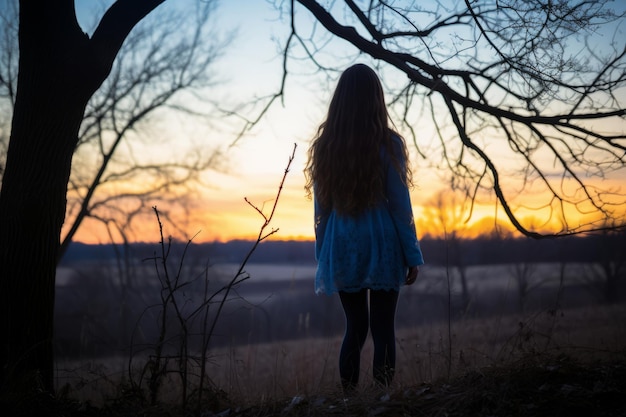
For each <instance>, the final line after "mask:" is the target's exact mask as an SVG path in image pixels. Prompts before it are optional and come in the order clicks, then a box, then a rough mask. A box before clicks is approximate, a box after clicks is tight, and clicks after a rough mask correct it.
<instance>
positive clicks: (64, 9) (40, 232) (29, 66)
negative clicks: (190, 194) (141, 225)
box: [0, 0, 219, 392]
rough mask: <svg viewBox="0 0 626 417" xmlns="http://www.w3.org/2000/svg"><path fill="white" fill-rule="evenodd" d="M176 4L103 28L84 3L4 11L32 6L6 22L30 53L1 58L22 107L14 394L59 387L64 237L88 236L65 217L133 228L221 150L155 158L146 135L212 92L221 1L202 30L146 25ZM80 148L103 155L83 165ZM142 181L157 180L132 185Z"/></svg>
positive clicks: (3, 310)
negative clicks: (161, 119) (57, 338)
mask: <svg viewBox="0 0 626 417" xmlns="http://www.w3.org/2000/svg"><path fill="white" fill-rule="evenodd" d="M163 2H164V0H142V1H137V0H120V1H116V2H114V3H112V4H111V5H110V6H109V7H108V8H107V9H106V10H105V11H104V13H103V14H102V16H101V18H100V19H99V20H98V22H97V25H96V26H95V29H94V31H93V32H92V33H90V34H87V33H85V31H84V29H83V28H82V27H81V25H80V24H79V21H78V19H77V15H76V9H75V4H74V1H71V0H57V1H49V2H28V1H20V2H19V7H18V8H14V9H12V8H11V7H13V6H12V5H11V4H10V3H9V2H6V3H3V9H2V11H3V12H4V11H7V12H9V13H10V12H11V11H13V12H15V11H17V10H19V19H17V20H15V19H13V20H11V19H9V20H7V18H6V17H4V16H3V17H0V19H3V24H2V25H1V26H0V27H2V29H1V30H2V35H3V39H2V42H3V43H4V45H6V44H7V43H6V42H14V41H15V39H16V38H15V36H16V35H15V29H16V27H19V30H18V32H17V40H18V46H19V49H18V50H16V49H9V50H7V49H4V48H3V50H2V53H1V54H0V59H1V64H2V65H0V67H2V69H0V77H1V79H0V99H1V100H2V104H1V105H2V106H5V107H6V108H10V110H11V112H10V114H11V129H10V134H9V142H8V147H7V151H6V154H4V153H3V156H2V158H3V159H2V162H3V166H2V189H1V190H0V264H2V268H1V269H0V361H1V363H0V390H3V391H4V390H7V391H14V392H30V391H37V390H43V391H45V392H52V391H53V349H52V337H53V324H52V320H53V312H54V290H55V276H56V265H57V262H58V259H59V257H60V256H61V255H62V253H63V250H64V248H65V247H66V246H63V247H62V246H61V239H66V240H65V241H66V242H69V241H70V240H71V238H72V236H73V233H75V230H73V229H72V227H70V228H67V229H66V228H64V224H68V223H69V222H73V224H75V225H79V224H80V222H82V220H83V219H85V218H87V217H92V218H96V219H98V220H99V221H102V222H103V223H105V224H107V225H109V226H111V228H110V230H112V233H113V231H114V230H115V229H116V228H117V232H118V233H126V232H127V231H128V227H129V226H128V224H129V219H131V220H132V219H133V217H135V216H136V215H137V213H138V212H139V210H140V208H141V207H144V206H146V205H147V206H148V207H149V205H151V204H154V202H155V199H157V198H156V195H157V192H161V191H165V190H167V191H170V192H172V193H173V194H176V192H177V191H181V190H182V187H183V185H182V184H183V182H184V181H185V180H189V179H193V178H194V175H195V172H196V170H198V169H202V168H204V167H206V166H208V165H210V164H211V160H210V157H211V153H210V152H209V154H208V155H203V154H197V155H193V154H192V157H189V158H187V157H185V158H183V159H181V160H179V161H175V160H172V159H169V160H165V161H164V160H163V159H159V158H158V156H159V155H158V152H156V153H157V157H156V158H154V159H150V158H148V157H149V156H150V155H149V153H150V152H148V151H152V152H154V151H155V149H154V148H153V145H155V143H154V142H153V141H154V139H155V136H154V135H145V136H143V137H142V135H140V134H139V131H140V129H139V127H140V126H141V127H145V124H144V125H143V126H142V123H144V122H147V120H148V119H147V117H153V119H151V120H152V121H154V120H155V119H154V118H156V117H157V115H159V114H158V111H157V110H158V109H161V108H163V107H165V106H170V107H172V108H174V109H178V110H183V113H184V114H186V115H191V113H190V112H189V107H185V106H184V104H185V103H187V104H189V103H193V104H197V103H199V101H198V100H197V98H196V97H194V96H193V95H191V94H187V95H186V96H183V93H184V92H185V91H188V92H189V91H190V89H191V88H194V89H197V88H199V87H203V86H207V82H208V81H210V77H207V76H208V75H210V73H208V72H206V70H207V69H208V68H207V64H209V63H210V62H211V61H212V60H213V59H214V58H215V55H216V52H217V50H216V49H215V48H216V45H219V42H218V43H215V41H216V40H217V39H216V38H215V37H214V35H212V34H211V32H210V30H209V29H210V28H211V27H210V26H209V25H208V24H207V21H206V20H205V19H206V18H207V17H208V14H206V13H210V11H211V10H212V8H213V6H214V3H213V2H212V1H203V2H197V3H195V5H196V6H197V10H194V12H197V14H194V15H193V17H192V18H191V19H189V18H188V19H187V20H186V21H185V27H186V28H188V29H189V31H177V30H175V25H174V21H173V20H172V19H171V17H172V16H168V17H167V18H166V19H165V20H164V21H162V22H159V21H157V22H156V23H154V26H152V28H150V20H149V19H147V20H146V22H147V25H148V26H146V27H145V28H144V27H143V26H142V25H138V23H139V22H141V21H142V20H144V19H145V18H146V16H148V15H150V14H151V13H152V12H153V11H154V10H155V9H156V8H157V7H158V6H159V5H160V4H161V3H163ZM13 16H15V14H14V15H13ZM5 23H6V24H5ZM179 27H180V24H179ZM155 28H156V29H157V31H156V32H155V31H153V29H155ZM195 28H197V30H196V29H195ZM183 32H184V33H183ZM7 34H8V36H7ZM11 34H12V35H11ZM179 35H180V36H179ZM185 35H186V36H185ZM13 44H14V43H13ZM133 46H136V47H137V48H138V49H133ZM118 57H122V58H123V59H124V60H125V61H127V62H124V63H123V62H120V60H117V58H118ZM138 63H143V64H145V65H140V66H139V67H134V66H133V65H137V64H138ZM135 71H137V72H135ZM142 71H143V72H142ZM109 76H112V77H109ZM101 88H102V89H101ZM194 91H196V90H194ZM183 99H184V100H183ZM6 136H7V134H6V130H5V128H4V127H3V128H2V132H0V137H6ZM129 137H133V138H134V139H133V145H131V144H130V142H128V141H127V139H128V138H129ZM169 139H170V140H171V143H174V138H169ZM141 140H144V141H145V142H143V143H142V142H141ZM4 143H5V144H6V141H5V142H4ZM139 144H142V145H143V147H141V146H139ZM3 146H5V145H3ZM122 148H123V149H122ZM176 149H177V148H176ZM120 150H124V152H123V154H124V155H125V156H126V157H127V158H128V159H126V160H124V159H120V158H119V157H120V156H121V155H122V153H121V152H119V151H120ZM75 154H79V155H80V156H81V158H91V159H90V160H82V162H81V159H80V158H77V159H76V161H75V162H76V164H73V163H72V162H74V161H73V157H74V155H75ZM5 155H6V156H5ZM169 156H171V153H170V155H169ZM183 156H185V155H183ZM87 168H89V169H87ZM92 169H93V170H92ZM130 179H133V180H135V181H136V180H138V179H141V180H142V181H143V185H142V186H141V187H140V188H139V189H132V190H131V189H121V186H120V184H121V183H122V181H123V180H130ZM68 192H69V193H68ZM113 200H117V202H116V205H115V206H114V205H113V204H112V202H113ZM163 203H164V202H163V201H161V202H160V206H161V207H163V208H164V209H165V204H163Z"/></svg>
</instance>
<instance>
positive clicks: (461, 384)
mask: <svg viewBox="0 0 626 417" xmlns="http://www.w3.org/2000/svg"><path fill="white" fill-rule="evenodd" d="M625 318H626V306H625V305H615V306H601V307H600V306H596V307H588V308H579V309H569V310H563V311H557V312H539V313H535V314H533V315H526V316H500V317H494V318H491V319H464V320H458V321H455V322H453V323H452V326H451V328H450V335H451V336H452V340H451V344H450V343H449V340H448V326H447V324H446V323H439V324H435V323H433V324H430V325H423V326H415V327H413V328H406V329H400V330H399V331H398V332H397V335H398V358H397V372H396V378H395V381H394V384H393V386H392V387H390V388H389V389H388V390H387V391H381V390H378V389H375V388H373V387H372V384H371V378H370V376H369V375H370V362H371V355H372V348H371V343H369V342H368V344H367V345H366V349H365V351H364V352H363V361H362V375H363V378H362V383H361V385H360V387H359V390H358V392H357V394H356V396H355V397H352V398H349V399H346V398H344V396H343V393H342V392H341V390H340V389H339V387H338V370H337V356H338V351H339V347H340V344H341V339H340V338H339V337H334V338H328V339H322V338H321V339H305V340H294V341H287V342H280V343H272V344H258V345H248V346H236V347H232V348H230V349H219V350H214V351H212V355H213V356H212V358H211V359H212V361H211V365H210V373H209V374H210V377H211V379H212V383H213V385H212V389H211V391H212V395H211V396H209V397H205V398H207V401H205V402H204V403H203V406H202V407H203V408H202V410H200V413H204V414H203V415H206V416H215V415H221V416H224V417H225V416H237V415H238V416H272V415H279V414H280V415H294V416H318V415H381V416H382V415H389V416H392V415H393V416H396V415H422V416H444V415H446V416H451V417H455V416H473V415H476V416H479V415H480V416H486V415H510V416H522V415H523V416H540V415H551V416H560V415H563V416H565V415H575V414H572V411H575V407H578V408H579V409H584V410H589V409H590V407H592V405H593V404H596V406H595V407H596V409H595V413H593V414H585V413H583V414H576V415H597V416H619V415H626V410H624V409H623V408H620V407H621V406H620V405H619V404H621V403H622V402H623V401H622V400H623V394H624V393H625V392H626V386H625V384H626V320H624V319H625ZM125 366H126V362H125V360H123V359H118V360H117V361H114V360H111V361H108V362H106V363H102V362H95V361H94V362H92V363H81V364H74V365H73V366H72V365H71V364H69V363H66V364H60V365H59V370H58V375H59V379H58V382H59V386H60V387H61V389H60V392H61V395H60V396H59V398H56V399H54V398H48V397H46V398H44V399H43V400H42V399H41V398H37V399H36V401H35V400H33V399H32V398H25V399H24V401H23V402H22V403H21V406H20V407H22V409H11V410H9V411H12V415H20V411H26V410H28V411H29V412H32V411H33V409H32V407H35V409H45V410H47V411H46V415H64V416H104V415H108V416H130V415H144V416H146V417H150V416H173V415H183V414H187V415H194V414H195V413H194V412H189V410H186V411H184V410H181V409H180V408H179V407H178V405H177V400H176V398H177V390H176V380H175V379H171V380H170V381H169V383H167V384H166V385H165V389H164V390H163V392H164V394H166V395H164V396H163V398H162V401H161V402H160V403H159V404H158V405H156V406H148V405H147V404H146V403H145V401H144V399H143V397H142V395H140V394H139V393H137V392H134V391H132V390H128V387H129V385H128V384H127V383H125ZM63 387H64V388H63ZM616 398H619V399H620V400H619V401H618V400H617V399H616ZM597 404H602V406H601V408H598V407H599V406H598V405H597ZM516 407H517V408H516ZM573 407H574V408H573ZM5 410H6V409H5ZM55 410H56V411H55ZM621 412H624V414H620V413H621ZM220 413H221V414H220Z"/></svg>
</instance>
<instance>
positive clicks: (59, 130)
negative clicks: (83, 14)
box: [0, 33, 91, 391]
mask: <svg viewBox="0 0 626 417" xmlns="http://www.w3.org/2000/svg"><path fill="white" fill-rule="evenodd" d="M81 35H82V33H81ZM78 40H80V38H78ZM42 43H43V44H46V45H47V47H48V50H47V51H45V52H44V51H43V48H38V50H37V54H36V56H34V55H35V54H33V53H32V52H31V53H28V52H26V53H23V58H22V56H21V57H20V72H19V76H18V90H17V95H16V102H15V108H14V114H13V123H12V127H11V129H12V130H11V139H10V145H9V150H8V154H7V164H6V169H5V172H4V177H3V183H2V192H1V193H0V247H1V248H2V249H1V250H0V265H1V267H0V268H1V269H0V271H1V272H0V274H1V275H0V306H1V307H0V313H1V314H0V316H1V317H2V319H1V320H0V334H1V335H2V336H1V338H2V339H1V341H2V343H1V348H0V349H1V350H0V355H1V358H2V369H1V374H0V376H1V381H2V383H3V386H2V388H11V389H14V388H16V387H17V386H22V384H23V383H25V384H29V385H30V386H33V385H32V384H33V383H36V384H37V385H39V386H41V387H42V388H44V389H45V390H49V391H51V390H52V363H53V361H52V359H53V348H52V335H53V326H52V322H53V315H54V285H55V272H56V263H57V254H58V250H59V236H60V233H61V226H62V225H63V220H64V217H65V205H66V192H67V183H68V180H69V174H70V167H71V159H72V154H73V152H74V148H75V146H76V141H77V136H78V135H77V134H78V128H79V126H80V123H81V120H82V116H83V113H84V109H85V106H86V103H87V100H88V98H89V96H90V94H89V93H88V88H85V83H84V81H85V77H84V76H83V77H74V75H75V73H76V72H75V70H74V71H69V70H68V68H71V67H72V66H74V67H75V68H76V67H77V65H76V64H75V63H74V62H72V56H69V57H68V56H64V55H66V54H63V53H61V51H60V48H58V47H57V48H54V47H53V45H50V44H49V43H47V42H42ZM66 45H67V44H66ZM20 52H21V53H22V52H23V48H21V50H20ZM74 56H75V55H74ZM64 58H65V59H64ZM90 84H91V83H90ZM90 84H88V85H90ZM5 384H8V385H5ZM35 386H36V385H35Z"/></svg>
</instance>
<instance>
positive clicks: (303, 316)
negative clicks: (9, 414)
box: [56, 264, 626, 407]
mask: <svg viewBox="0 0 626 417" xmlns="http://www.w3.org/2000/svg"><path fill="white" fill-rule="evenodd" d="M107 268H111V265H82V266H80V267H74V268H67V269H66V270H63V271H60V277H61V279H60V285H59V286H58V288H57V297H58V300H59V301H58V302H57V315H56V321H57V323H56V326H57V339H58V343H57V358H58V360H57V368H58V369H57V385H58V386H59V387H65V388H66V389H67V390H68V392H70V393H71V396H72V397H74V398H77V399H80V400H89V401H93V402H94V403H100V402H101V401H103V400H106V399H107V398H110V397H114V396H116V395H119V389H120V386H121V384H123V383H127V382H128V380H129V378H131V375H133V377H134V378H137V380H140V379H141V378H140V377H139V376H138V375H141V373H142V372H144V373H145V366H146V364H147V363H148V362H149V359H150V357H151V355H153V354H154V346H155V343H156V340H157V336H158V332H157V330H158V325H157V324H158V323H159V319H158V314H157V313H158V311H159V308H160V304H159V297H158V294H159V292H160V291H159V288H158V285H156V284H157V283H158V280H156V278H155V277H154V273H153V272H151V269H150V268H149V267H143V268H141V269H139V270H138V271H136V275H135V276H134V277H133V278H132V280H131V279H128V280H127V281H126V282H122V281H121V280H120V281H115V280H113V281H112V280H111V279H110V278H109V279H107V278H106V277H107V276H111V275H110V274H112V273H113V271H112V270H110V269H109V270H107ZM198 268H199V267H195V269H194V268H190V269H189V270H187V271H186V274H187V275H188V276H191V277H200V278H198V279H196V280H190V282H191V283H190V285H189V286H188V287H186V288H185V289H184V292H185V294H184V295H182V300H184V306H185V307H186V308H189V309H192V308H193V306H194V305H195V304H197V302H198V297H199V295H198V292H199V291H200V287H199V286H198V285H199V283H200V282H206V281H211V282H213V283H214V284H215V285H217V287H219V283H223V282H224V279H227V278H228V277H229V276H231V274H232V273H233V268H235V265H214V266H211V267H210V268H209V269H208V271H210V275H208V272H207V271H205V272H204V275H203V274H201V273H199V272H198V271H199V269H198ZM246 269H247V271H246V272H247V273H248V274H249V276H250V278H249V279H247V280H245V281H244V282H242V283H241V284H240V285H239V286H238V287H237V289H236V291H233V293H232V294H231V295H230V296H229V300H228V301H227V302H226V304H225V306H226V307H225V309H224V311H223V312H222V315H221V317H220V318H219V323H218V326H217V327H216V329H215V332H214V335H213V336H212V342H211V344H210V345H209V349H208V350H207V353H208V359H209V360H208V364H207V376H208V378H209V379H210V381H211V389H212V390H213V392H215V393H220V392H221V393H223V395H224V397H225V398H226V397H227V398H228V399H229V401H235V402H236V403H238V404H242V405H245V404H248V405H250V404H256V403H259V402H263V401H268V400H271V399H280V398H295V397H296V396H303V395H304V396H311V395H328V396H332V395H335V396H336V395H339V394H340V390H339V377H338V369H337V358H338V352H339V347H340V344H341V337H342V332H343V325H344V321H343V315H342V311H341V308H340V305H339V302H338V299H337V297H327V296H322V295H320V296H317V295H315V294H314V293H313V282H312V275H313V274H314V271H315V268H314V266H313V265H263V264H251V265H249V266H248V267H247V268H246ZM462 272H463V273H464V274H465V280H466V282H465V288H466V289H465V294H463V285H462V282H461V279H460V272H459V271H458V270H457V269H455V268H444V267H423V268H422V270H421V273H420V277H419V279H418V282H417V283H416V284H415V285H414V286H411V287H405V288H403V289H402V292H401V296H400V301H399V305H398V313H397V356H398V357H397V363H396V378H395V380H394V385H393V387H392V389H394V390H398V389H403V388H405V387H415V386H420V385H423V384H429V383H432V382H434V381H441V380H447V379H449V378H452V377H455V376H459V375H463V374H464V373H467V372H471V371H476V370H480V369H485V368H490V367H496V366H500V365H507V364H512V363H515V362H516V361H518V360H522V359H523V358H528V357H541V356H543V355H547V356H558V355H567V356H568V357H575V358H579V359H581V360H585V361H586V360H590V361H591V360H595V359H611V358H620V359H624V355H625V354H626V350H625V349H626V304H625V303H624V302H621V303H616V304H607V303H605V302H604V301H603V299H602V294H603V292H602V282H601V280H600V279H599V275H598V270H597V268H596V267H595V266H593V265H588V264H567V265H565V264H524V265H521V264H520V265H493V266H477V267H468V268H466V270H464V271H462ZM209 276H210V277H211V279H210V280H209V279H208V278H207V277H209ZM155 280H156V281H155ZM194 282H195V283H196V284H197V285H196V286H194V284H193V283H194ZM217 287H216V288H217ZM622 290H623V289H622ZM622 300H623V298H622ZM174 333H175V330H174ZM172 338H173V339H175V336H172ZM194 340H195V339H194V338H193V337H190V339H189V344H190V346H191V347H192V348H191V350H192V351H193V349H194V346H195V345H194ZM168 354H169V355H171V356H170V360H171V362H172V363H173V362H175V356H176V355H175V349H174V350H172V351H171V352H168ZM371 357H372V346H371V341H370V340H368V342H367V344H366V347H365V350H364V352H363V360H362V364H361V366H362V378H361V379H362V381H361V389H362V390H367V389H368V388H369V387H370V386H371V384H372V381H371V379H370V366H371V365H370V364H371ZM130 358H132V360H129V359H130ZM191 373H192V374H197V370H196V369H193V370H192V372H191ZM166 380H167V383H165V384H163V387H165V388H162V389H161V390H160V398H161V400H163V401H172V402H176V401H177V398H178V397H179V396H180V390H178V389H177V386H178V385H177V384H178V381H179V377H178V375H177V374H176V373H175V372H174V373H173V374H172V375H171V376H168V377H167V379H166ZM215 401H217V403H219V399H215ZM216 407H217V406H216Z"/></svg>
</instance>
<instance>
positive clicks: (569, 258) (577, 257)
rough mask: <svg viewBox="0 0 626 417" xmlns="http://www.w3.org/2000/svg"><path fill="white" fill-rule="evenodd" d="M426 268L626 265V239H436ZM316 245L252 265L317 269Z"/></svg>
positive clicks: (192, 248)
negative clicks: (306, 265)
mask: <svg viewBox="0 0 626 417" xmlns="http://www.w3.org/2000/svg"><path fill="white" fill-rule="evenodd" d="M420 244H421V246H422V251H423V252H424V257H425V259H426V262H427V263H428V264H430V265H433V266H434V265H446V264H447V265H463V266H470V265H491V264H506V263H520V262H523V263H527V262H532V263H535V262H567V263H570V262H607V261H609V262H624V260H625V259H626V233H624V232H620V233H606V234H602V235H589V236H570V237H559V238H546V239H530V238H505V239H502V238H492V237H489V238H487V237H484V238H476V239H452V240H450V239H449V240H444V239H433V238H424V239H422V240H421V241H420ZM185 245H186V244H184V243H172V247H171V254H172V255H175V256H180V255H181V254H182V253H183V251H184V248H185ZM252 245H253V242H251V241H246V240H233V241H229V242H214V243H198V244H196V243H192V244H190V245H189V246H188V247H187V252H186V255H185V256H186V257H187V258H191V259H196V260H197V259H202V260H203V261H208V262H211V263H220V262H235V263H238V262H241V261H242V260H243V259H244V257H245V255H246V254H247V253H248V252H249V251H250V249H251V248H252ZM314 251H315V248H314V242H312V241H296V240H293V241H291V240H290V241H282V240H266V241H264V242H262V243H261V244H260V245H259V246H258V247H257V249H256V250H255V252H254V254H253V255H252V257H251V259H250V261H249V262H255V263H272V264H289V263H299V264H314V263H315V258H314ZM160 252H161V248H160V246H159V244H158V243H153V244H152V243H134V244H130V245H128V246H122V245H112V244H107V245H87V244H83V243H72V244H71V245H70V247H69V250H68V251H67V253H66V255H65V257H64V258H63V260H62V265H63V264H70V263H73V262H80V261H107V260H114V259H116V258H120V257H132V258H135V259H144V258H151V257H154V256H155V255H159V254H160Z"/></svg>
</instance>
